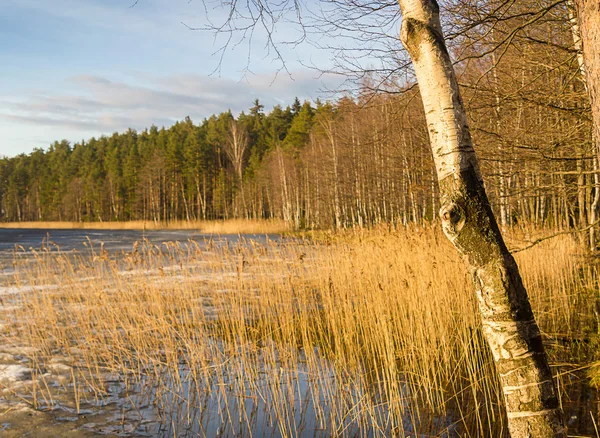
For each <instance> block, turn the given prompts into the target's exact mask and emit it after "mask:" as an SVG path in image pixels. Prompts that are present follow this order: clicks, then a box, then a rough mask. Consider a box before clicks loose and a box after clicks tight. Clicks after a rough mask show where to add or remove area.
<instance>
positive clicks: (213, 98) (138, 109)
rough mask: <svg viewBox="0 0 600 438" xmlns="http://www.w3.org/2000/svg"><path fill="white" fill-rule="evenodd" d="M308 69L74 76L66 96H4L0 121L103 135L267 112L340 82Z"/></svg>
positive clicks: (313, 96) (308, 97)
mask: <svg viewBox="0 0 600 438" xmlns="http://www.w3.org/2000/svg"><path fill="white" fill-rule="evenodd" d="M316 76H317V74H315V73H313V72H312V71H308V70H306V71H297V72H294V73H293V75H292V77H290V76H288V75H284V74H280V75H279V76H278V77H275V75H273V74H271V75H267V74H265V75H256V76H250V77H248V78H246V80H243V81H234V80H231V79H227V78H218V77H210V76H201V75H195V74H177V75H167V76H156V75H148V74H138V75H136V76H133V77H131V78H129V79H128V80H113V79H109V78H107V77H103V76H97V75H78V76H74V77H71V78H70V79H69V80H68V83H69V88H68V89H69V93H66V92H65V93H61V94H50V93H47V92H46V93H40V92H32V93H31V94H27V95H24V96H21V97H19V98H16V99H15V98H14V97H13V98H4V99H2V101H1V103H0V120H5V121H9V122H11V123H13V124H20V125H31V126H36V127H42V126H43V127H52V128H53V129H54V130H56V138H57V139H59V138H63V135H62V134H61V133H60V129H61V128H64V129H65V130H69V131H72V130H75V131H81V132H97V133H98V134H102V133H104V134H109V133H112V132H115V131H123V130H125V129H127V128H130V127H131V128H134V129H138V130H139V129H144V128H146V127H149V126H151V125H152V124H155V125H158V126H163V125H164V126H169V125H171V124H173V123H174V122H175V121H177V120H181V119H183V118H185V117H186V116H190V117H191V118H192V119H193V120H196V121H199V120H201V119H202V118H205V117H209V116H210V115H212V114H215V113H220V112H223V111H227V110H228V109H231V111H232V112H233V113H234V114H237V113H239V112H240V111H242V110H247V109H248V108H249V107H250V106H251V105H252V102H253V101H254V99H257V98H258V99H259V100H260V101H261V102H262V103H263V104H264V105H265V107H266V108H267V110H268V109H270V108H271V107H272V106H274V105H276V104H280V103H284V104H286V105H287V104H291V103H292V101H293V99H294V97H296V96H297V97H299V98H300V99H301V100H302V99H309V100H310V99H314V98H316V97H318V90H319V88H325V87H331V86H334V85H335V84H338V83H339V82H341V80H340V79H338V78H337V77H335V76H322V77H320V78H318V77H316Z"/></svg>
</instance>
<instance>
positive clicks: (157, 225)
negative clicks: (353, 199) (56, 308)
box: [0, 219, 291, 234]
mask: <svg viewBox="0 0 600 438" xmlns="http://www.w3.org/2000/svg"><path fill="white" fill-rule="evenodd" d="M0 229H44V230H51V229H54V230H198V231H200V232H202V233H209V234H281V233H286V232H289V231H291V227H290V226H289V225H287V224H286V223H285V222H283V221H281V220H276V219H271V220H268V219H261V220H257V219H227V220H212V221H208V220H207V221H171V222H154V221H118V222H71V221H48V222H0Z"/></svg>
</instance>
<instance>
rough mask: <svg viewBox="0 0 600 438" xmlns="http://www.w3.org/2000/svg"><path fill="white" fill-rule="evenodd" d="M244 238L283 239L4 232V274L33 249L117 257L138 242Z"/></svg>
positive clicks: (0, 249) (0, 233) (0, 259)
mask: <svg viewBox="0 0 600 438" xmlns="http://www.w3.org/2000/svg"><path fill="white" fill-rule="evenodd" d="M240 238H243V239H246V240H254V241H256V242H257V243H264V242H266V241H267V240H279V239H280V236H279V235H278V234H271V235H264V234H263V235H261V234H245V235H239V234H223V235H214V234H202V233H198V232H197V231H194V230H146V231H142V230H93V229H85V230H83V229H81V230H77V229H10V228H7V229H0V273H4V274H8V273H12V272H13V268H12V264H13V260H14V259H15V257H22V256H25V257H27V254H31V251H32V250H35V251H40V250H50V251H57V250H60V251H62V252H66V253H74V254H75V253H79V254H82V255H85V254H89V253H91V251H95V252H98V251H100V249H101V248H103V249H104V250H105V251H107V252H108V254H109V255H111V256H115V255H118V254H122V253H124V252H129V251H131V250H132V248H133V245H134V243H135V242H140V241H144V240H147V241H149V242H150V243H151V244H153V245H157V246H159V247H160V246H161V245H162V244H163V243H165V242H181V243H186V242H195V243H196V244H198V245H200V246H204V245H207V244H209V243H210V244H211V245H217V246H218V245H230V244H235V243H237V242H238V241H239V240H240Z"/></svg>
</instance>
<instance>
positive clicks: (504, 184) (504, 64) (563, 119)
mask: <svg viewBox="0 0 600 438" xmlns="http://www.w3.org/2000/svg"><path fill="white" fill-rule="evenodd" d="M392 6H394V5H392ZM396 8H397V6H396ZM446 8H449V9H452V10H451V11H448V12H447V13H445V14H443V15H446V16H451V17H452V23H445V26H446V32H447V35H446V37H447V39H448V42H449V47H450V50H451V52H452V56H453V58H454V59H457V60H458V61H457V63H456V65H455V68H456V70H457V74H458V75H459V81H460V85H461V87H462V93H463V97H464V100H465V104H466V107H467V114H468V115H469V117H470V120H469V124H470V126H471V131H472V133H473V137H474V143H475V147H476V150H477V153H478V155H479V157H480V160H481V162H482V163H481V164H482V173H483V175H484V177H485V181H486V186H487V191H488V195H489V197H490V200H491V202H492V206H493V208H494V211H495V212H496V214H497V217H498V220H499V222H500V224H501V225H502V226H510V225H515V224H532V225H535V226H538V227H552V228H555V229H576V228H579V229H584V228H586V227H590V226H591V225H593V223H594V222H595V219H594V217H595V216H594V215H593V210H594V209H595V208H596V207H597V205H598V199H597V198H598V196H597V195H598V190H596V189H595V188H596V187H598V174H597V173H598V158H597V155H598V154H597V152H596V151H595V148H594V146H593V143H592V134H591V132H592V125H591V113H590V103H589V99H588V97H587V94H586V89H585V74H584V71H583V69H582V67H581V65H582V64H581V52H580V50H581V47H580V46H581V45H580V43H579V39H578V33H577V32H578V30H577V25H576V20H575V18H574V15H573V10H572V8H571V7H570V3H569V2H567V1H536V2H532V1H523V2H499V3H498V4H495V3H494V2H490V3H486V4H485V5H484V4H477V5H476V6H469V4H468V2H467V3H465V2H462V3H461V2H458V3H456V5H455V6H453V5H452V2H449V3H448V4H447V5H446ZM397 44H398V47H399V45H400V43H399V41H398V42H397ZM385 57H386V62H387V64H386V68H385V69H380V70H378V69H371V70H370V71H366V72H365V71H364V70H361V74H360V75H355V76H354V77H352V79H351V80H352V81H353V83H354V84H355V85H356V87H355V88H353V90H351V91H348V92H347V93H345V96H344V97H342V98H339V99H337V100H334V101H333V100H332V101H327V102H321V101H319V100H317V101H316V102H312V103H311V102H303V103H302V102H300V101H298V100H297V99H296V101H294V102H293V103H290V105H289V106H287V107H285V108H284V107H281V106H276V107H274V108H273V109H272V110H271V111H269V112H266V111H265V109H264V107H263V106H262V105H261V104H260V102H259V100H258V99H257V100H256V101H255V102H254V104H253V106H252V107H251V108H250V109H249V110H248V111H247V112H243V113H241V114H240V115H239V116H238V117H234V115H233V114H232V113H231V112H230V111H227V112H223V113H221V114H218V115H213V116H211V117H209V118H207V119H205V120H203V121H201V122H200V123H199V124H196V123H194V122H193V121H192V120H191V119H190V118H186V119H185V120H183V121H180V122H178V123H176V124H174V125H173V126H171V127H170V128H164V127H162V128H158V127H156V126H152V127H150V128H148V129H146V130H144V131H141V132H136V131H134V130H133V129H129V130H128V131H127V132H124V133H115V134H113V135H111V136H102V137H100V138H91V139H89V140H86V141H81V142H78V143H75V144H70V143H69V142H68V141H65V140H63V141H57V142H55V143H53V144H52V145H51V146H50V147H49V148H48V149H47V150H45V151H44V150H42V149H37V150H35V151H34V152H32V153H31V154H29V155H25V154H22V155H19V156H16V157H12V158H6V157H5V158H2V159H0V220H1V221H4V222H15V221H57V220H58V221H78V222H85V221H101V222H108V221H128V220H147V221H154V222H169V221H176V220H207V219H230V218H280V219H283V220H285V221H286V222H288V223H290V224H291V225H293V226H294V227H296V228H330V227H334V228H345V227H352V226H355V225H359V226H365V225H371V224H377V223H382V222H389V223H398V224H400V223H401V224H408V223H409V222H418V223H421V222H423V221H431V220H434V218H435V217H436V216H437V211H438V209H439V201H438V189H437V180H436V177H435V171H434V168H433V161H432V158H431V150H430V148H429V144H428V136H427V132H426V125H425V121H424V114H423V109H422V104H421V102H420V99H419V96H418V87H417V86H416V85H415V80H414V78H413V77H412V76H411V74H410V72H408V73H407V70H406V68H405V60H403V59H402V57H401V56H400V55H397V56H396V53H395V52H394V49H393V47H392V48H390V49H389V51H388V52H386V54H385Z"/></svg>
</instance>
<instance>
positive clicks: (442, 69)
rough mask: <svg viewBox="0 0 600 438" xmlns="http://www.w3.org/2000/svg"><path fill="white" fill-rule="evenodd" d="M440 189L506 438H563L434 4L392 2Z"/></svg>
mask: <svg viewBox="0 0 600 438" xmlns="http://www.w3.org/2000/svg"><path fill="white" fill-rule="evenodd" d="M400 9H401V10H402V16H403V23H402V31H401V39H402V42H403V43H404V46H405V47H406V48H407V50H408V52H409V54H410V56H411V58H412V61H413V65H414V69H415V72H416V75H417V80H418V82H419V90H420V92H421V97H422V100H423V106H424V109H425V115H426V120H427V128H428V131H429V137H430V142H431V148H432V151H433V158H434V162H435V167H436V171H437V176H438V181H439V185H440V201H441V209H440V217H441V219H442V228H443V230H444V233H445V234H446V236H447V237H448V239H450V241H451V242H452V243H453V244H454V246H455V247H456V248H457V250H458V251H459V253H460V254H461V256H462V258H463V260H464V261H465V263H466V265H467V266H468V268H469V269H470V271H471V273H472V275H473V280H474V283H475V289H476V294H477V298H478V302H479V308H480V312H481V320H482V325H483V334H484V336H485V338H486V341H487V343H488V345H489V347H490V350H491V352H492V355H493V357H494V361H495V363H496V369H497V371H498V376H499V380H500V382H501V385H502V388H503V392H504V399H505V403H506V410H507V417H508V421H509V430H510V433H511V435H512V437H513V438H521V437H536V438H539V437H565V436H566V430H565V428H564V423H563V419H562V413H561V411H560V409H559V405H558V399H557V396H556V389H555V387H554V383H553V381H552V374H551V372H550V368H549V366H548V363H547V359H546V354H545V352H544V348H543V345H542V341H541V335H540V331H539V329H538V327H537V325H536V322H535V319H534V316H533V312H532V310H531V306H530V304H529V299H528V296H527V291H526V290H525V288H524V286H523V283H522V281H521V277H520V275H519V271H518V268H517V265H516V263H515V261H514V259H513V258H512V256H511V255H510V253H509V252H508V250H507V248H506V245H505V244H504V241H503V239H502V236H501V234H500V230H499V228H498V225H497V223H496V220H495V218H494V215H493V213H492V210H491V207H490V204H489V201H488V199H487V195H486V193H485V189H484V185H483V179H482V177H481V173H480V171H479V164H478V161H477V157H476V155H475V151H474V149H473V142H472V140H471V135H470V131H469V127H468V123H467V116H466V112H465V110H464V106H463V103H462V99H461V96H460V92H459V89H458V83H457V80H456V76H455V73H454V68H453V66H452V62H451V60H450V56H449V54H448V52H447V49H446V46H445V43H444V38H443V34H442V28H441V24H440V20H439V7H438V4H437V2H436V1H434V0H400Z"/></svg>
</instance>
